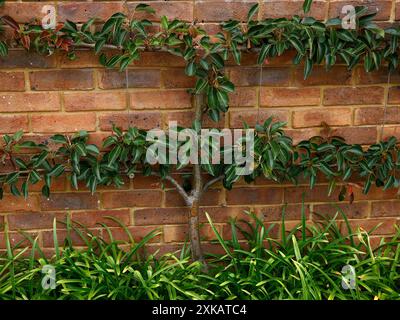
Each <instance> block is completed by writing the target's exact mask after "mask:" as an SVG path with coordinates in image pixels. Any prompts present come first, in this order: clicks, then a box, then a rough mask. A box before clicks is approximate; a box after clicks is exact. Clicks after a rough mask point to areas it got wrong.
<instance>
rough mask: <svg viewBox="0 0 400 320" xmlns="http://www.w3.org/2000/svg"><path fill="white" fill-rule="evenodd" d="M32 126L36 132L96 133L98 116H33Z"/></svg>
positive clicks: (85, 114)
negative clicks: (84, 131)
mask: <svg viewBox="0 0 400 320" xmlns="http://www.w3.org/2000/svg"><path fill="white" fill-rule="evenodd" d="M31 126H32V130H33V131H34V132H75V131H79V130H87V131H94V130H95V129H96V115H95V114H93V113H79V114H40V115H36V114H33V115H32V116H31Z"/></svg>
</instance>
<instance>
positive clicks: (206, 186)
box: [203, 174, 225, 193]
mask: <svg viewBox="0 0 400 320" xmlns="http://www.w3.org/2000/svg"><path fill="white" fill-rule="evenodd" d="M224 177H225V175H223V174H222V175H220V176H218V177H215V178H213V179H211V180H209V181H208V182H207V183H205V184H204V187H203V193H204V192H206V191H207V190H208V188H210V187H211V186H212V185H213V184H215V183H217V182H219V181H221V180H223V179H224Z"/></svg>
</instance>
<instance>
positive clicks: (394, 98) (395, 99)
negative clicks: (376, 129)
mask: <svg viewBox="0 0 400 320" xmlns="http://www.w3.org/2000/svg"><path fill="white" fill-rule="evenodd" d="M388 103H389V104H399V103H400V86H395V87H391V88H389V97H388Z"/></svg>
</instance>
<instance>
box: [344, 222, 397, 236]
mask: <svg viewBox="0 0 400 320" xmlns="http://www.w3.org/2000/svg"><path fill="white" fill-rule="evenodd" d="M349 224H350V228H351V229H352V231H353V232H355V231H356V230H357V229H358V228H361V229H362V230H364V231H367V232H368V231H371V230H372V229H374V228H375V227H377V226H378V225H379V224H381V225H380V226H379V227H378V228H377V229H376V230H375V231H374V232H373V234H374V235H385V234H393V233H394V232H395V225H399V222H398V220H396V219H360V220H349ZM341 231H342V233H343V234H347V233H348V229H347V226H346V224H344V223H343V224H342V225H341Z"/></svg>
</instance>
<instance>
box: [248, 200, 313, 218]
mask: <svg viewBox="0 0 400 320" xmlns="http://www.w3.org/2000/svg"><path fill="white" fill-rule="evenodd" d="M301 210H302V205H301V204H290V205H279V206H266V207H256V208H255V213H256V214H257V216H258V217H259V218H261V219H262V220H263V221H281V220H282V216H283V212H285V221H286V220H300V219H301V212H302V211H301ZM304 212H305V215H306V217H307V219H309V216H310V206H309V205H307V204H306V205H304Z"/></svg>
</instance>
